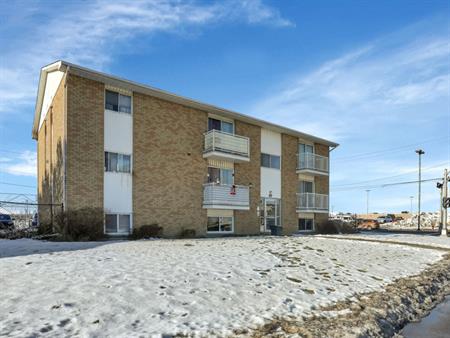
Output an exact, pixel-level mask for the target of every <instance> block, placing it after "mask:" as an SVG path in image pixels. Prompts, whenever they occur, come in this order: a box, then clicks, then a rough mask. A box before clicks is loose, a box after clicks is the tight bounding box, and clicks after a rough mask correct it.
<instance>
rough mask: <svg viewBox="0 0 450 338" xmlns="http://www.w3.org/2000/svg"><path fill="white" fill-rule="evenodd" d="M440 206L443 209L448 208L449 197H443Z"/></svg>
mask: <svg viewBox="0 0 450 338" xmlns="http://www.w3.org/2000/svg"><path fill="white" fill-rule="evenodd" d="M442 206H443V207H444V208H445V209H448V208H450V197H444V198H443V201H442Z"/></svg>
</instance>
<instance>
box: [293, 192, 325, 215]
mask: <svg viewBox="0 0 450 338" xmlns="http://www.w3.org/2000/svg"><path fill="white" fill-rule="evenodd" d="M297 210H299V211H322V212H327V211H328V195H323V194H315V193H310V192H307V193H299V194H297Z"/></svg>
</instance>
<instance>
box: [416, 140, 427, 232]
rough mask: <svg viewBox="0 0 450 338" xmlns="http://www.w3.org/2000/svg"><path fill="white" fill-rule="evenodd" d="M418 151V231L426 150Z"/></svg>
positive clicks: (418, 228)
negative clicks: (423, 159)
mask: <svg viewBox="0 0 450 338" xmlns="http://www.w3.org/2000/svg"><path fill="white" fill-rule="evenodd" d="M416 153H417V154H418V155H419V197H418V210H417V212H418V218H417V231H420V197H421V189H422V155H423V154H425V152H424V151H423V150H422V149H417V150H416Z"/></svg>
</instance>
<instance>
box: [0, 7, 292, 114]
mask: <svg viewBox="0 0 450 338" xmlns="http://www.w3.org/2000/svg"><path fill="white" fill-rule="evenodd" d="M66 5H70V6H71V7H70V8H69V9H67V10H64V8H59V7H58V6H55V8H52V10H53V11H55V14H57V15H52V16H51V19H49V20H47V21H45V19H40V20H39V22H31V24H30V26H31V28H29V31H27V32H26V33H27V34H26V36H23V41H18V42H17V43H16V42H15V43H14V48H9V50H10V51H9V52H8V49H7V48H5V49H4V50H3V55H2V62H1V63H0V97H1V98H2V99H1V102H0V113H2V112H3V113H5V112H7V113H14V112H16V110H17V107H18V106H20V105H24V104H32V103H33V102H34V99H35V95H36V94H35V93H36V81H37V78H38V75H39V69H40V68H41V67H42V66H44V65H46V64H48V63H50V62H53V61H55V60H58V59H65V60H68V61H71V62H74V63H80V64H82V65H84V66H89V67H95V68H97V69H103V68H104V67H105V66H106V65H107V64H108V63H109V62H110V61H111V58H112V57H113V56H114V55H115V54H116V53H123V51H127V49H130V51H132V45H131V44H127V42H128V40H130V39H132V38H135V37H138V36H144V37H147V36H151V35H152V34H155V33H160V32H168V33H175V34H182V33H184V32H186V30H188V29H189V28H204V27H207V26H208V25H217V24H221V23H227V22H243V23H247V24H264V25H272V26H278V27H283V26H290V25H292V23H291V22H290V21H288V20H287V19H284V18H283V17H281V15H280V13H279V11H278V10H277V9H275V8H272V7H270V6H268V5H265V4H264V3H263V2H262V1H261V0H245V1H239V0H229V1H223V2H222V1H214V2H206V3H200V2H197V1H183V2H182V1H177V0H147V1H122V0H119V1H106V0H96V1H92V2H81V3H79V4H78V3H74V4H72V3H71V4H66ZM35 6H36V4H34V6H31V9H30V8H28V4H26V8H23V11H25V12H26V11H30V12H32V15H31V16H32V17H33V18H34V20H35V18H36V17H44V18H45V14H46V13H40V12H39V10H40V9H39V6H37V8H35ZM15 7H20V4H16V5H15ZM15 10H16V11H17V12H23V11H22V9H21V8H15ZM42 11H43V12H46V11H48V8H47V9H45V10H42ZM25 17H26V16H25ZM21 19H23V17H22V16H21ZM43 21H44V22H43ZM127 39H128V40H127ZM121 42H124V44H123V45H122V44H120V45H119V43H121ZM121 49H122V50H121Z"/></svg>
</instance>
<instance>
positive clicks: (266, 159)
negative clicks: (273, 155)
mask: <svg viewBox="0 0 450 338" xmlns="http://www.w3.org/2000/svg"><path fill="white" fill-rule="evenodd" d="M261 166H262V167H266V168H270V155H269V154H261Z"/></svg>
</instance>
